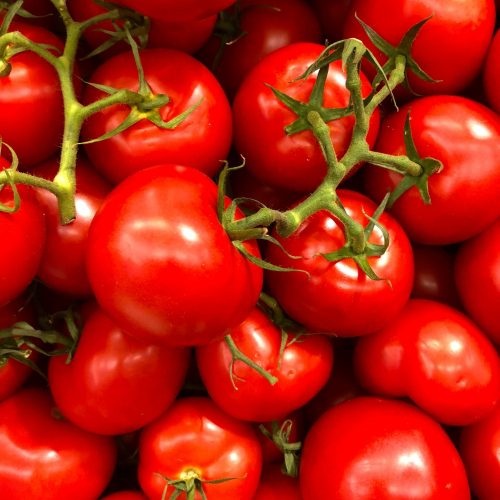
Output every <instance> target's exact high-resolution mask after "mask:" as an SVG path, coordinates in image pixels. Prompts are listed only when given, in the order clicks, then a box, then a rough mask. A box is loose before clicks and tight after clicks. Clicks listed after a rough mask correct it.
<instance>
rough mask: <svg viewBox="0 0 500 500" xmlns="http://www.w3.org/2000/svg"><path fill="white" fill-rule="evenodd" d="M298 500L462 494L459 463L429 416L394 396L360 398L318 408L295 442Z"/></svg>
mask: <svg viewBox="0 0 500 500" xmlns="http://www.w3.org/2000/svg"><path fill="white" fill-rule="evenodd" d="M299 478H300V488H301V491H302V496H303V499H304V500H316V499H318V498H325V495H328V494H330V493H327V492H335V496H334V498H335V499H337V500H344V499H345V500H352V499H353V498H356V499H357V500H365V499H366V500H372V499H374V498H384V499H387V500H395V499H398V500H403V499H404V500H408V499H412V500H413V499H424V498H425V499H426V500H431V499H435V500H444V499H450V500H468V499H469V498H470V494H469V487H468V483H467V476H466V473H465V469H464V465H463V463H462V461H461V459H460V456H459V455H458V452H457V450H456V449H455V447H454V445H453V443H452V441H451V440H450V438H449V437H448V436H447V434H446V433H445V432H444V430H443V429H442V428H441V427H440V426H439V425H438V424H437V422H435V421H434V420H433V419H431V418H430V417H428V416H427V415H426V414H425V413H424V412H422V411H420V410H418V409H417V408H415V407H413V406H411V405H409V404H407V403H403V402H400V401H392V400H387V399H379V398H373V397H360V398H355V399H351V400H350V401H346V402H344V403H342V404H340V405H338V406H336V407H334V408H332V409H330V410H328V411H327V412H326V413H324V414H323V415H322V416H321V417H320V419H319V420H318V421H317V422H316V423H315V424H314V425H313V426H312V427H311V429H310V430H309V433H308V434H307V436H306V439H305V442H304V446H303V449H302V458H301V466H300V476H299Z"/></svg>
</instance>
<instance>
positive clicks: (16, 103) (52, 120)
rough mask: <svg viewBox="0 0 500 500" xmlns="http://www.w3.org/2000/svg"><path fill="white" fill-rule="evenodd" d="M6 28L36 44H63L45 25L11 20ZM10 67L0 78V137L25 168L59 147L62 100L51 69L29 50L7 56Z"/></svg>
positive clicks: (22, 167) (62, 118)
mask: <svg viewBox="0 0 500 500" xmlns="http://www.w3.org/2000/svg"><path fill="white" fill-rule="evenodd" d="M9 31H20V32H21V33H22V34H23V35H24V36H26V37H27V38H29V39H30V40H33V41H34V42H37V43H43V44H46V45H49V46H53V47H56V49H58V50H60V51H61V52H62V49H63V43H62V41H61V40H60V39H59V37H57V36H56V35H54V34H53V33H51V32H50V31H48V30H46V29H45V28H42V27H39V26H34V25H32V24H28V23H22V22H17V21H16V22H13V23H12V24H11V25H10V27H9ZM8 62H9V63H10V64H11V66H12V69H11V71H10V73H9V74H8V75H6V76H1V77H0V136H1V138H2V141H3V142H5V143H7V144H9V146H11V147H12V148H13V149H14V151H15V152H16V154H17V156H18V157H19V161H20V168H21V169H26V168H28V167H31V166H33V165H35V164H36V163H39V162H41V161H43V160H46V159H47V158H49V157H50V156H51V155H52V154H53V153H55V152H56V151H57V149H58V148H59V147H60V144H61V140H62V134H63V121H64V114H63V101H62V94H61V89H60V85H59V78H58V76H57V73H56V71H55V69H54V68H53V67H52V66H51V65H50V64H49V63H48V62H46V61H45V60H44V59H42V58H41V57H39V56H38V55H36V54H35V53H34V52H31V51H29V50H27V51H24V52H20V53H18V54H15V55H13V56H12V57H10V58H9V60H8Z"/></svg>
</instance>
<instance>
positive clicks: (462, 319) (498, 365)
mask: <svg viewBox="0 0 500 500" xmlns="http://www.w3.org/2000/svg"><path fill="white" fill-rule="evenodd" d="M354 363H355V369H356V374H357V376H358V378H359V380H360V382H361V384H362V385H363V386H364V387H366V388H367V389H368V390H369V391H370V392H372V393H375V394H378V395H381V396H387V397H404V396H407V397H409V398H410V399H411V400H412V401H413V402H415V404H417V405H418V406H419V407H420V408H422V409H423V410H424V411H426V412H427V413H428V414H430V415H431V416H432V417H434V418H435V419H436V420H438V421H439V422H441V423H444V424H448V425H469V424H472V423H474V422H477V421H478V420H480V419H481V418H484V417H485V416H486V415H488V413H490V412H491V411H492V410H493V408H494V407H495V405H496V404H497V402H498V400H499V398H500V358H499V356H498V353H497V352H496V350H495V348H494V347H493V345H492V344H491V343H490V342H489V341H488V339H487V337H486V336H485V335H484V334H483V333H482V332H481V331H480V330H478V329H477V327H476V326H475V325H474V323H472V321H470V320H469V318H468V317H467V316H465V315H463V314H462V313H460V312H459V311H457V310H455V309H453V308H452V307H449V306H447V305H445V304H442V303H439V302H434V301H431V300H424V299H412V300H410V301H409V302H408V304H407V305H406V306H405V307H404V309H403V310H402V311H401V313H400V314H399V315H398V316H397V317H396V318H395V319H394V320H393V321H392V323H391V324H390V325H388V326H386V327H385V328H384V329H382V330H380V331H378V332H376V333H374V334H373V335H370V336H367V337H364V338H362V339H359V341H358V344H357V346H356V351H355V357H354Z"/></svg>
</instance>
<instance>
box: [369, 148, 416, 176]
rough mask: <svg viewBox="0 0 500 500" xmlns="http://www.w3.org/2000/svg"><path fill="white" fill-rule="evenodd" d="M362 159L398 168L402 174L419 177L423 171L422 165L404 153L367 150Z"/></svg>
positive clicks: (394, 168)
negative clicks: (394, 154)
mask: <svg viewBox="0 0 500 500" xmlns="http://www.w3.org/2000/svg"><path fill="white" fill-rule="evenodd" d="M361 160H362V161H366V162H368V163H372V164H373V165H381V166H383V167H385V168H390V169H393V170H397V171H398V172H401V173H402V174H409V175H411V176H413V177H418V176H419V175H420V174H421V173H422V166H421V165H419V164H418V163H415V162H414V161H412V160H410V159H409V158H408V157H407V156H403V155H400V156H393V155H389V154H385V153H379V152H377V151H367V152H366V153H365V154H363V155H362V156H361Z"/></svg>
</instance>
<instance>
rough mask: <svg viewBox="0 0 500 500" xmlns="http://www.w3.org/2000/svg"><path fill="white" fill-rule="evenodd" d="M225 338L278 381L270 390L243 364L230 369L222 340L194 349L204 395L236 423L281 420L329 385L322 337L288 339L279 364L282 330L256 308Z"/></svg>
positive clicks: (327, 350) (328, 353) (329, 352)
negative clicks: (230, 340)
mask: <svg viewBox="0 0 500 500" xmlns="http://www.w3.org/2000/svg"><path fill="white" fill-rule="evenodd" d="M229 334H230V335H231V337H232V339H233V341H234V343H235V344H236V346H237V347H238V349H239V350H240V351H241V352H243V353H244V354H245V355H246V356H248V357H249V358H250V359H251V360H252V361H254V362H255V363H257V364H258V365H259V366H261V367H262V368H264V370H266V371H267V372H268V373H270V374H271V375H273V376H275V377H276V378H277V379H278V381H277V382H276V383H275V384H274V385H271V384H270V383H269V381H268V380H266V379H265V378H264V377H263V376H262V375H260V374H259V373H257V372H256V371H255V370H254V369H253V368H251V367H250V366H248V365H247V364H246V363H244V362H242V361H235V362H234V364H231V360H232V355H231V351H230V350H229V347H228V346H227V344H226V341H225V340H224V339H221V340H219V341H218V342H211V343H210V344H207V345H204V346H201V347H198V348H197V349H196V360H197V364H198V369H199V371H200V375H201V378H202V381H203V384H204V385H205V387H206V389H207V391H208V394H209V395H210V397H211V398H212V399H213V400H214V401H215V402H216V403H217V404H218V405H219V406H220V407H221V408H222V409H223V410H224V411H225V412H226V413H228V414H229V415H232V416H234V417H235V418H238V419H240V420H249V421H253V422H270V421H272V420H280V419H283V418H284V417H286V416H287V415H288V414H289V413H290V412H292V411H294V410H297V409H298V408H300V407H301V406H303V405H304V404H305V403H307V401H309V400H310V399H311V398H312V397H313V396H314V395H315V394H316V393H317V392H318V391H319V390H320V389H321V388H322V387H323V385H324V384H325V383H326V381H327V380H328V377H329V375H330V372H331V370H332V366H333V348H332V344H331V342H330V339H329V338H327V337H326V336H322V335H305V336H304V337H298V338H295V337H294V336H292V335H290V337H289V340H288V341H287V345H286V346H285V349H284V351H283V353H282V358H281V363H280V346H281V330H280V329H279V328H278V327H277V326H276V325H274V323H273V322H272V321H271V319H270V318H269V317H268V316H267V315H266V314H265V313H263V312H262V311H261V310H260V309H258V308H255V309H254V310H253V311H252V312H251V313H250V314H249V315H248V316H247V317H246V318H245V320H244V321H243V322H242V323H241V324H240V325H238V326H237V327H235V328H232V329H231V331H230V332H229ZM231 370H232V372H231ZM231 375H232V376H231Z"/></svg>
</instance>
